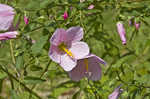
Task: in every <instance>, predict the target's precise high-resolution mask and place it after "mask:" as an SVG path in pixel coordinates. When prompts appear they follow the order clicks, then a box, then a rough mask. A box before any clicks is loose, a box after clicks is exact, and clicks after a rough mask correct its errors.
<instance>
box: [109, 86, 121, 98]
mask: <svg viewBox="0 0 150 99" xmlns="http://www.w3.org/2000/svg"><path fill="white" fill-rule="evenodd" d="M120 87H121V85H120V86H118V87H117V88H116V89H115V90H114V91H113V92H112V93H111V94H110V95H109V96H108V99H118V98H119V96H120V94H121V93H122V92H123V89H121V88H120Z"/></svg>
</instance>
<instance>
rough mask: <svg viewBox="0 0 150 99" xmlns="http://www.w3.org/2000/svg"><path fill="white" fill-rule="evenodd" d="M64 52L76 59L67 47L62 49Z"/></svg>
mask: <svg viewBox="0 0 150 99" xmlns="http://www.w3.org/2000/svg"><path fill="white" fill-rule="evenodd" d="M62 49H63V51H64V52H66V53H67V55H69V56H71V57H72V58H74V56H73V54H72V52H71V51H69V50H68V49H66V48H65V47H62Z"/></svg>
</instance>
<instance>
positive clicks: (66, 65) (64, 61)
mask: <svg viewBox="0 0 150 99" xmlns="http://www.w3.org/2000/svg"><path fill="white" fill-rule="evenodd" d="M76 64H77V60H75V59H73V58H71V57H70V56H68V55H67V54H63V55H61V61H60V66H61V67H62V68H63V69H64V70H65V71H71V70H72V69H73V68H74V67H75V66H76Z"/></svg>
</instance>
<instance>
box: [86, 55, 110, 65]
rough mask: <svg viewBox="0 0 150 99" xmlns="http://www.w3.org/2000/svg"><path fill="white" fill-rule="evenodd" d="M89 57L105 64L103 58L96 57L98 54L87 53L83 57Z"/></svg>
mask: <svg viewBox="0 0 150 99" xmlns="http://www.w3.org/2000/svg"><path fill="white" fill-rule="evenodd" d="M90 57H93V58H94V59H95V61H97V62H99V63H101V64H104V65H106V64H107V63H106V62H105V61H104V60H103V59H101V58H100V57H98V56H96V55H94V54H89V55H87V56H85V57H84V58H90Z"/></svg>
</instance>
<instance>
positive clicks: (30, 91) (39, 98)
mask: <svg viewBox="0 0 150 99" xmlns="http://www.w3.org/2000/svg"><path fill="white" fill-rule="evenodd" d="M0 68H1V70H3V71H4V72H5V73H6V74H7V75H9V77H11V78H12V79H14V80H15V81H17V82H18V83H19V84H20V85H21V86H23V87H24V88H25V89H26V90H27V91H28V92H29V93H32V94H33V95H34V96H36V97H37V98H38V99H42V98H41V97H40V96H39V95H38V94H37V93H35V92H34V91H32V90H31V89H30V88H28V87H27V86H26V85H25V84H24V83H22V82H21V81H20V80H18V79H17V78H16V77H15V76H13V75H12V74H11V73H9V72H8V71H7V70H5V69H4V68H3V67H2V66H0Z"/></svg>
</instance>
